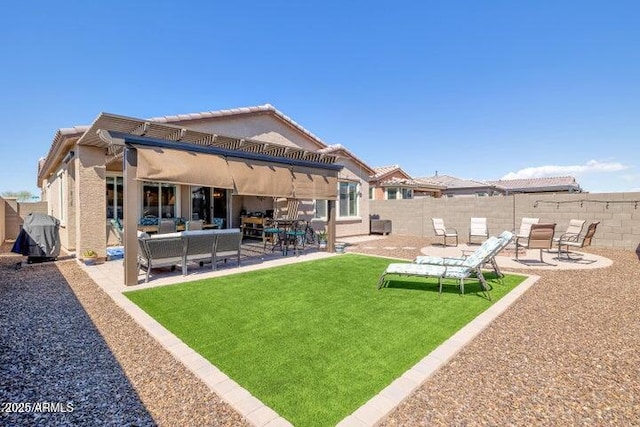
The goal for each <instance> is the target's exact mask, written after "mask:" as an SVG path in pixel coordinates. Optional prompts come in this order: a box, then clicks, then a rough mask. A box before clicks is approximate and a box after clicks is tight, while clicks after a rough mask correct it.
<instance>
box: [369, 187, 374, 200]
mask: <svg viewBox="0 0 640 427" xmlns="http://www.w3.org/2000/svg"><path fill="white" fill-rule="evenodd" d="M373 190H374V188H373V187H372V186H369V200H373V198H374V193H373Z"/></svg>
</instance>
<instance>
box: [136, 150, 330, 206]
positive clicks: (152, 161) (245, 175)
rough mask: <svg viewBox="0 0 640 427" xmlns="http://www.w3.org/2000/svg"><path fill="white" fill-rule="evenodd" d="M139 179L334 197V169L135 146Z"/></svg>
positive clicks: (300, 196)
mask: <svg viewBox="0 0 640 427" xmlns="http://www.w3.org/2000/svg"><path fill="white" fill-rule="evenodd" d="M136 149H137V151H138V168H137V173H136V178H137V179H139V180H149V181H162V182H171V183H176V184H184V185H202V186H205V187H219V188H228V189H233V190H234V192H235V194H238V195H247V196H263V197H287V198H296V199H335V198H336V197H337V188H338V187H337V185H338V184H337V183H338V178H337V174H338V172H337V170H328V169H320V168H313V167H304V166H294V165H285V164H278V163H271V162H267V161H261V160H253V159H240V158H233V157H225V156H221V155H216V154H206V153H198V152H192V151H187V150H174V149H170V148H160V147H145V146H136Z"/></svg>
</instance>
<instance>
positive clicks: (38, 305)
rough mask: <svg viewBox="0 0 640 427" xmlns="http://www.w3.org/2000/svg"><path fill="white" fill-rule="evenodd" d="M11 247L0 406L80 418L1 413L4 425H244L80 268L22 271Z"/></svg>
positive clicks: (3, 284)
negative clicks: (52, 408) (53, 407)
mask: <svg viewBox="0 0 640 427" xmlns="http://www.w3.org/2000/svg"><path fill="white" fill-rule="evenodd" d="M9 250H10V246H9V245H7V244H5V245H3V246H2V248H0V298H1V301H2V310H1V311H0V331H1V335H0V402H10V403H20V402H53V403H59V402H61V403H63V404H64V405H65V406H64V407H65V408H67V406H66V405H67V403H71V404H72V405H73V411H72V412H66V413H48V412H44V413H42V412H38V413H16V412H11V413H0V425H43V426H45V425H46V426H56V425H79V426H80V425H81V426H87V425H93V426H98V425H99V426H131V425H136V426H146V425H166V426H186V425H198V426H242V425H247V424H246V423H245V422H244V421H243V420H242V418H241V417H240V415H238V414H237V413H236V412H235V411H234V410H233V409H232V408H231V407H230V406H228V405H227V404H225V403H224V402H222V401H221V400H220V399H219V398H218V397H217V396H216V395H215V394H213V393H212V392H211V391H210V390H209V389H208V388H207V387H206V386H205V385H204V384H203V383H202V382H201V381H200V380H198V379H197V377H195V376H194V375H193V374H191V372H190V371H188V370H187V369H186V368H185V367H184V366H183V365H182V364H181V363H179V362H178V361H177V360H176V359H175V358H174V357H173V356H172V355H171V354H169V353H168V352H166V351H165V350H164V349H163V348H162V347H161V346H160V345H159V344H157V343H156V342H155V340H154V339H153V338H151V337H150V336H149V335H148V334H147V333H146V332H145V331H144V330H143V329H142V328H140V327H139V326H138V325H137V324H136V323H135V322H134V321H133V320H131V318H129V316H128V315H127V314H126V313H125V312H124V311H123V310H122V309H120V308H119V307H118V306H117V305H116V304H115V303H114V302H113V301H112V300H111V298H109V297H108V296H107V295H106V294H105V293H104V292H102V290H100V288H98V286H97V285H96V284H95V283H94V282H93V281H92V280H91V279H90V278H89V276H87V275H86V273H84V272H83V271H82V269H80V267H79V266H78V265H77V264H76V262H75V261H58V262H55V263H45V264H32V265H29V266H25V267H23V268H22V269H20V270H15V269H14V265H15V263H16V262H18V261H20V260H22V259H23V257H22V256H18V255H16V254H9V253H7V252H8V251H9ZM13 409H18V408H13Z"/></svg>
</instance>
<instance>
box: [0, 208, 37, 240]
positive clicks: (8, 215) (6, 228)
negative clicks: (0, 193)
mask: <svg viewBox="0 0 640 427" xmlns="http://www.w3.org/2000/svg"><path fill="white" fill-rule="evenodd" d="M31 212H39V213H44V214H46V213H47V202H18V201H16V199H14V198H8V199H4V198H2V197H0V238H1V239H2V240H0V243H3V242H4V241H5V240H15V239H16V238H17V237H18V234H20V230H21V228H22V224H24V219H25V218H26V217H27V215H29V214H30V213H31Z"/></svg>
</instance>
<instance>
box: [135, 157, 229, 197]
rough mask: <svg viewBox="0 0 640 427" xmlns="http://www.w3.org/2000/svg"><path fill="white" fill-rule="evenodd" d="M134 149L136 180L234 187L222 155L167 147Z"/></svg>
mask: <svg viewBox="0 0 640 427" xmlns="http://www.w3.org/2000/svg"><path fill="white" fill-rule="evenodd" d="M136 148H137V150H138V169H137V173H136V178H137V179H141V180H150V181H163V182H172V183H176V184H185V185H202V186H207V187H220V188H233V178H232V176H231V173H230V171H229V165H228V163H227V160H226V159H225V158H224V157H222V156H214V155H211V154H203V153H195V152H191V151H183V150H172V149H169V148H158V147H153V148H150V147H136Z"/></svg>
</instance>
